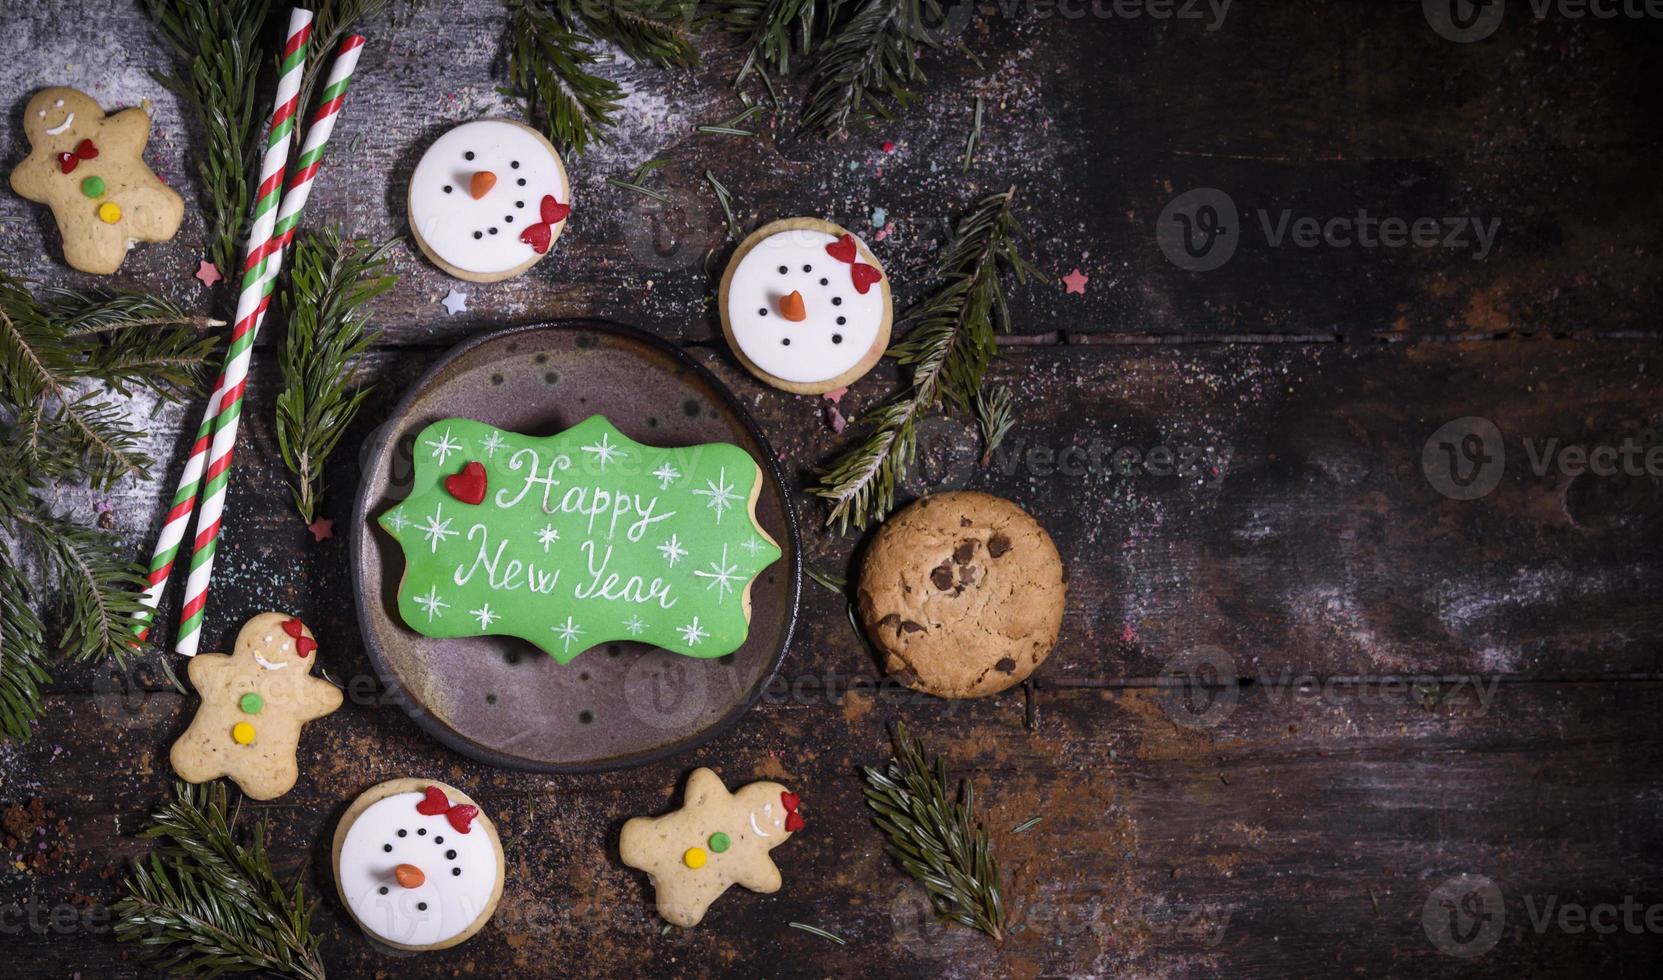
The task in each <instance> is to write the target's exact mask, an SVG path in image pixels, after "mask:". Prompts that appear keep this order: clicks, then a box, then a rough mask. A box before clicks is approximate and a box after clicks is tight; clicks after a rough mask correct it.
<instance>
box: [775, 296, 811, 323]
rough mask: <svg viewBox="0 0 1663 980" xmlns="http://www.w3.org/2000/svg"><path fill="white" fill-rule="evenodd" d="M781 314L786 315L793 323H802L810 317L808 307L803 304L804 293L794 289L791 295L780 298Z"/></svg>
mask: <svg viewBox="0 0 1663 980" xmlns="http://www.w3.org/2000/svg"><path fill="white" fill-rule="evenodd" d="M780 316H783V317H785V318H786V319H787V320H790V321H791V322H792V323H801V322H803V321H804V320H806V319H808V308H807V307H805V306H804V305H803V294H802V293H799V292H797V291H796V290H795V289H793V290H792V291H791V295H789V296H785V297H782V298H781V299H780Z"/></svg>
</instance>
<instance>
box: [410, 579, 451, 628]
mask: <svg viewBox="0 0 1663 980" xmlns="http://www.w3.org/2000/svg"><path fill="white" fill-rule="evenodd" d="M415 603H416V605H418V606H420V607H422V608H423V609H425V610H427V621H428V622H430V623H431V622H433V617H434V616H439V615H442V613H441V612H440V610H442V609H448V608H450V603H448V602H446V601H445V600H443V599H441V598H439V587H438V586H436V585H430V586H428V587H427V594H426V595H419V596H416V598H415Z"/></svg>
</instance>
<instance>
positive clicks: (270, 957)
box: [113, 781, 324, 980]
mask: <svg viewBox="0 0 1663 980" xmlns="http://www.w3.org/2000/svg"><path fill="white" fill-rule="evenodd" d="M176 792H177V793H178V800H177V801H176V802H174V803H170V804H168V805H167V806H165V807H163V808H162V809H161V810H159V811H157V812H156V813H155V814H154V815H153V817H152V819H153V823H152V825H151V826H150V827H149V828H147V829H146V830H145V831H144V832H143V834H142V835H141V836H143V837H148V838H151V839H154V840H161V841H162V842H163V843H162V845H161V847H159V848H158V849H157V851H156V852H155V853H152V854H151V855H150V856H149V858H148V860H140V861H137V862H135V863H134V865H133V868H132V873H131V875H130V876H129V877H128V878H127V881H126V888H127V897H125V898H123V899H121V900H120V901H119V902H117V903H116V904H115V906H114V909H113V911H114V913H115V916H116V924H115V933H116V938H117V939H119V940H121V941H122V942H134V943H138V944H139V945H140V946H141V947H142V948H143V949H144V952H145V953H146V954H147V955H148V956H150V957H151V958H152V959H153V960H154V961H155V963H156V965H157V966H159V967H160V968H161V969H163V970H167V971H169V972H175V973H195V972H205V973H206V974H207V975H209V976H216V975H219V974H222V973H243V972H250V971H255V970H263V971H267V972H270V973H276V974H280V975H283V976H289V977H298V978H301V980H324V966H323V957H322V955H321V954H320V952H319V945H320V943H321V942H322V937H321V936H318V935H315V934H313V932H312V915H313V913H314V912H315V911H316V910H317V907H318V905H319V904H320V903H319V900H318V899H317V898H316V897H308V896H307V894H306V888H305V885H303V884H302V883H300V882H298V881H297V882H296V883H295V885H294V888H293V889H292V890H291V889H288V888H285V887H284V886H283V884H282V883H281V882H279V881H278V880H277V875H276V873H275V872H273V871H272V868H271V861H270V859H269V858H268V857H267V855H266V847H265V842H266V823H265V821H264V820H257V821H255V823H254V828H253V831H252V833H251V834H250V838H249V844H248V845H247V846H246V847H245V846H244V845H242V844H240V843H238V841H237V837H236V834H235V832H234V828H233V824H234V819H233V817H232V816H231V815H230V814H229V813H228V812H227V809H226V799H225V797H226V794H225V784H224V783H222V782H218V781H215V782H212V783H209V784H207V785H205V786H189V785H187V784H185V783H179V784H178V785H177V789H176Z"/></svg>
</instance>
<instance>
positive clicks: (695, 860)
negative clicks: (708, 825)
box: [681, 847, 706, 868]
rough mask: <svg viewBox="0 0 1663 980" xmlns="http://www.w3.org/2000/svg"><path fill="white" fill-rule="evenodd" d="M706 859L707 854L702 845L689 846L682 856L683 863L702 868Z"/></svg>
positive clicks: (690, 866)
mask: <svg viewBox="0 0 1663 980" xmlns="http://www.w3.org/2000/svg"><path fill="white" fill-rule="evenodd" d="M705 860H706V855H705V853H704V848H702V847H689V848H688V849H687V853H685V854H683V855H682V856H681V863H682V864H685V865H687V866H688V867H689V868H702V867H704V862H705Z"/></svg>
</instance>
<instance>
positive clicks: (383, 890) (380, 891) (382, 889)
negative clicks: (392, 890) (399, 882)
mask: <svg viewBox="0 0 1663 980" xmlns="http://www.w3.org/2000/svg"><path fill="white" fill-rule="evenodd" d="M376 893H377V894H381V895H385V894H387V886H386V885H382V886H381V887H380V888H377V889H376Z"/></svg>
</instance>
